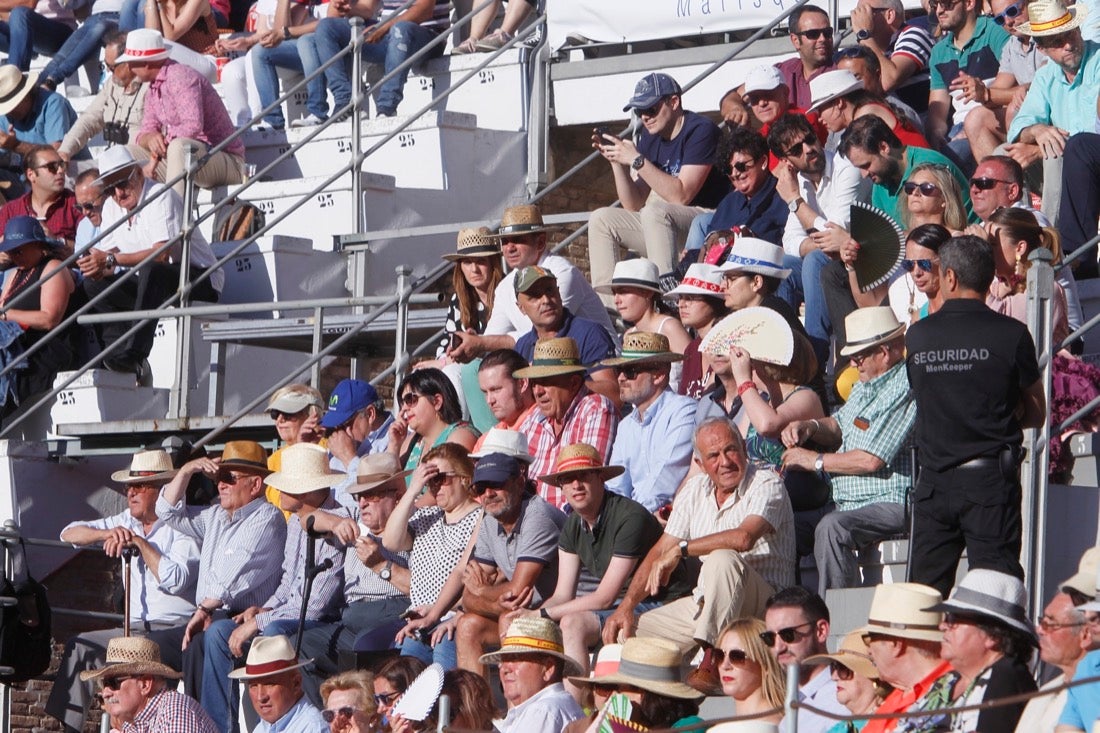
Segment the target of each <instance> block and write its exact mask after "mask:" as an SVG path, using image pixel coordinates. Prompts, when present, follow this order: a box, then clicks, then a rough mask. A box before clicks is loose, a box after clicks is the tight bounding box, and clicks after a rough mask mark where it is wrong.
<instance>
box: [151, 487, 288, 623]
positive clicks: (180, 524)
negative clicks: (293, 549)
mask: <svg viewBox="0 0 1100 733" xmlns="http://www.w3.org/2000/svg"><path fill="white" fill-rule="evenodd" d="M157 516H158V517H160V518H161V519H163V520H164V521H165V522H166V523H167V524H168V525H169V526H171V527H173V528H175V529H177V530H179V531H180V532H183V533H184V534H187V535H189V536H191V537H194V538H195V539H196V540H197V541H198V543H199V548H200V553H199V579H198V587H196V589H195V598H196V599H198V600H199V601H201V600H203V599H204V598H217V599H218V600H220V601H221V602H222V604H223V605H224V606H225V607H226V608H228V609H230V610H244V609H246V608H249V607H250V606H259V605H261V604H262V603H263V602H264V601H265V600H267V598H268V597H270V596H271V593H272V592H273V591H274V590H275V586H277V585H278V584H279V575H280V570H281V568H282V563H283V545H284V543H285V541H286V526H287V522H286V520H285V519H283V514H282V512H280V511H279V510H278V509H276V508H275V507H273V506H272V505H271V504H269V503H268V502H267V500H266V499H264V498H263V497H262V496H261V497H260V498H258V499H253V500H252V501H250V502H249V503H248V504H245V505H244V506H243V507H241V508H240V509H238V510H236V511H235V512H233V516H232V517H231V516H230V515H229V512H227V511H226V510H225V509H222V508H221V506H220V505H218V504H215V505H213V506H208V507H191V506H186V505H185V504H184V503H183V500H182V499H181V500H180V501H179V502H178V503H176V504H169V503H168V502H167V501H165V500H164V496H163V495H162V496H161V497H160V498H158V499H157Z"/></svg>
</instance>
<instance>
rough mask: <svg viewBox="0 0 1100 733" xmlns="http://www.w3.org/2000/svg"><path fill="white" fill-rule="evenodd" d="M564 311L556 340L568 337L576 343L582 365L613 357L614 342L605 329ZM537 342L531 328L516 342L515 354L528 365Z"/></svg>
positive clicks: (566, 310) (567, 310)
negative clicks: (563, 317) (562, 322)
mask: <svg viewBox="0 0 1100 733" xmlns="http://www.w3.org/2000/svg"><path fill="white" fill-rule="evenodd" d="M564 310H565V323H564V324H562V327H561V330H559V331H558V333H557V338H566V337H568V338H571V339H573V340H574V341H576V342H577V350H578V351H579V352H580V355H581V363H582V364H585V365H589V366H591V365H592V364H595V363H596V362H598V361H601V360H603V359H610V358H612V357H614V356H615V350H616V347H615V342H614V341H612V340H611V335H610V334H609V333H608V332H607V329H605V328H604V327H603V326H601V325H600V324H598V323H596V322H595V321H590V320H588V319H587V318H578V317H577V316H574V315H573V314H572V313H570V312H569V309H568V308H566V309H564ZM537 340H538V336H536V335H535V329H533V328H532V329H531V330H530V331H528V332H527V333H525V334H523V335H522V336H520V337H519V340H518V341H516V352H517V353H518V354H519V355H520V356H522V357H523V358H524V359H526V360H527V363H528V364H530V363H531V359H533V358H534V356H535V341H537Z"/></svg>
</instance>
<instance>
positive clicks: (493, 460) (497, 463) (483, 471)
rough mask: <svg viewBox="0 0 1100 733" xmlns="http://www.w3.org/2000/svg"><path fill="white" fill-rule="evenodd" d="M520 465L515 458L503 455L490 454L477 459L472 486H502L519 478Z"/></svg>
mask: <svg viewBox="0 0 1100 733" xmlns="http://www.w3.org/2000/svg"><path fill="white" fill-rule="evenodd" d="M520 472H521V464H520V462H519V461H517V460H516V459H515V458H513V457H512V456H509V455H505V454H504V453H490V454H489V455H487V456H484V457H482V458H479V459H478V461H477V465H475V466H474V485H475V486H477V485H478V484H483V483H484V484H502V483H504V482H505V481H507V480H508V479H510V478H515V477H516V476H519V475H520Z"/></svg>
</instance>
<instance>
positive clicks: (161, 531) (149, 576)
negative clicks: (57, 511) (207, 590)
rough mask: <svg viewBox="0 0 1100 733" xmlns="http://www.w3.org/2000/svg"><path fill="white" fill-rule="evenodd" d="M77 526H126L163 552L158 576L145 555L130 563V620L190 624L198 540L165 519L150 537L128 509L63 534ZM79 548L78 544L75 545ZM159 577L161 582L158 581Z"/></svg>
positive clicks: (152, 530) (138, 556) (72, 525)
mask: <svg viewBox="0 0 1100 733" xmlns="http://www.w3.org/2000/svg"><path fill="white" fill-rule="evenodd" d="M73 527H88V528H90V529H98V530H108V529H114V528H115V527H125V528H126V529H128V530H130V531H131V532H133V533H134V534H135V535H137V536H139V537H144V538H145V541H146V542H148V543H149V544H150V545H152V546H153V548H154V549H156V551H157V552H159V553H160V562H159V563H158V565H157V574H156V575H154V574H153V571H152V570H150V569H149V566H148V565H146V564H145V560H144V559H142V557H141V554H140V553H139V554H138V555H136V556H135V557H134V558H133V560H132V561H131V562H130V621H131V622H132V623H141V622H144V621H152V622H157V623H167V624H176V623H186V622H187V620H188V619H189V618H191V614H193V613H194V612H195V604H194V603H193V602H192V601H193V600H194V597H195V580H196V577H197V576H198V570H199V546H198V545H197V544H196V543H195V540H194V539H192V538H191V537H188V536H187V535H185V534H183V533H182V532H178V531H176V530H175V529H173V528H172V527H169V526H168V525H167V524H166V523H165V522H164V520H162V519H158V520H157V521H156V522H154V523H153V528H152V529H151V530H149V534H145V527H144V526H143V525H142V523H141V520H139V519H136V518H135V517H134V515H132V514H130V510H129V509H126V510H123V511H121V512H119V513H118V514H115V515H114V516H111V517H104V518H102V519H96V520H93V521H90V522H72V523H70V524H67V525H66V526H65V528H64V529H63V530H61V534H62V535H64V534H65V533H66V532H67V531H69V530H70V529H71V528H73ZM73 547H78V545H73ZM123 567H125V565H123ZM157 575H159V576H160V579H159V580H158V579H157Z"/></svg>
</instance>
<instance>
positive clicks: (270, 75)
mask: <svg viewBox="0 0 1100 733" xmlns="http://www.w3.org/2000/svg"><path fill="white" fill-rule="evenodd" d="M320 65H321V62H320V61H319V56H318V53H317V46H316V45H315V42H314V38H313V36H312V35H306V36H302V37H301V38H292V39H290V40H289V41H283V42H282V43H280V44H279V45H278V46H273V47H271V48H267V47H264V46H260V45H257V46H255V48H254V50H253V52H252V71H253V73H254V74H255V75H256V91H257V93H259V95H260V104H261V105H262V106H264V107H266V106H267V105H269V104H271V103H272V102H274V101H275V100H276V99H278V98H279V74H278V72H277V71H276V69H277V68H281V69H292V70H294V71H300V72H302V73H304V74H307V75H308V74H311V73H313V72H314V71H316V70H317V67H318V66H320ZM306 93H307V95H308V96H307V97H306V108H307V109H308V110H309V111H310V112H311V113H313V114H315V115H317V117H319V118H320V119H322V120H323V119H325V117H327V116H328V102H327V101H326V100H325V79H324V77H323V76H318V77H317V78H316V79H314V80H313V81H311V82H309V84H307V85H306ZM264 122H266V123H267V124H269V125H271V126H272V127H275V128H280V127H285V126H286V119H285V118H284V117H283V108H282V105H279V106H278V107H276V108H275V109H273V110H271V111H270V112H268V113H267V114H266V115H264Z"/></svg>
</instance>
